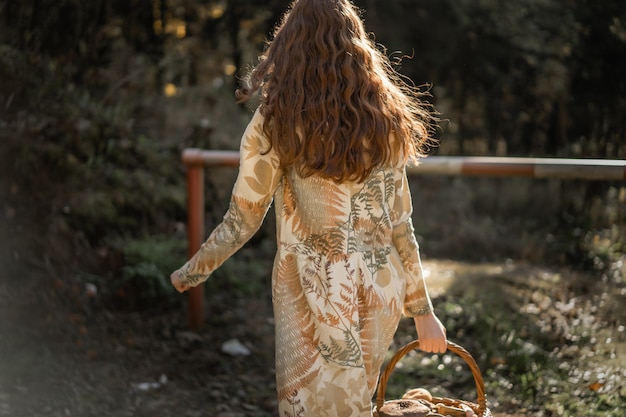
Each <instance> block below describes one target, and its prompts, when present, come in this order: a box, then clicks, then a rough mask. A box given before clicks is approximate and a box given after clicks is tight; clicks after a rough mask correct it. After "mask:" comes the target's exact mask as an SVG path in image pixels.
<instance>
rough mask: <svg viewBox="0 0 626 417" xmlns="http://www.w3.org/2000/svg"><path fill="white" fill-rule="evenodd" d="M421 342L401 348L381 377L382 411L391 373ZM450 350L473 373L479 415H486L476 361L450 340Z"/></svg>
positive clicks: (378, 404)
mask: <svg viewBox="0 0 626 417" xmlns="http://www.w3.org/2000/svg"><path fill="white" fill-rule="evenodd" d="M419 345H420V344H419V340H414V341H412V342H409V343H407V344H406V345H404V346H403V347H401V348H400V349H399V350H398V351H397V352H396V353H395V355H393V357H392V358H391V360H390V361H389V363H388V364H387V366H386V367H385V369H384V370H383V372H382V373H381V375H380V382H379V383H378V389H377V393H376V408H377V409H379V410H380V408H381V407H382V406H383V404H384V403H385V391H386V389H387V381H388V380H389V376H390V375H391V371H393V368H395V366H396V363H398V361H399V360H400V359H401V358H402V357H403V356H404V355H406V354H407V353H408V352H410V351H412V350H413V349H417V348H419ZM448 350H450V351H452V352H454V353H456V354H457V355H458V356H460V357H461V358H462V359H463V360H464V361H465V362H466V363H467V365H468V366H469V368H470V370H471V371H472V375H473V376H474V382H475V383H476V392H477V393H478V399H477V402H478V411H479V412H478V415H479V416H482V415H484V414H485V410H487V397H486V395H485V382H484V381H483V377H482V375H481V373H480V369H479V368H478V365H477V364H476V361H475V360H474V358H473V357H472V355H470V353H469V352H468V351H467V350H465V348H463V347H461V346H459V345H457V344H456V343H453V342H451V341H449V340H448Z"/></svg>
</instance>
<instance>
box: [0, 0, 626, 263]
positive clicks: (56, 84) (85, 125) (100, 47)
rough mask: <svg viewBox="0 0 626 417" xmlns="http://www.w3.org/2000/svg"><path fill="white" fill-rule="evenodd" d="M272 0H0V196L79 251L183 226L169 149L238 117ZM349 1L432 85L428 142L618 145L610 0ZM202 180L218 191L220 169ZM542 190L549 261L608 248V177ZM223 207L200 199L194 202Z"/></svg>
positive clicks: (471, 148) (625, 84) (622, 121)
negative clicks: (70, 238) (433, 130)
mask: <svg viewBox="0 0 626 417" xmlns="http://www.w3.org/2000/svg"><path fill="white" fill-rule="evenodd" d="M288 3H289V2H288V1H287V0H271V1H260V0H255V1H245V2H244V1H243V0H133V1H125V0H94V1H89V2H78V1H74V0H57V1H51V0H23V1H20V2H15V1H8V0H2V1H0V21H2V23H3V24H2V26H0V106H2V107H3V111H2V113H1V114H0V139H1V141H0V146H1V147H2V149H1V152H0V173H1V174H2V186H3V187H5V188H7V189H10V190H11V191H10V192H7V193H6V194H7V195H9V197H10V198H11V199H12V200H11V201H10V202H8V203H7V204H13V205H15V206H20V205H24V204H27V202H29V204H30V205H31V206H33V207H36V208H37V210H38V211H39V212H38V216H39V218H40V219H42V222H43V224H45V225H46V228H47V230H44V231H43V232H42V233H43V234H44V235H45V236H46V237H47V238H48V239H51V240H52V241H54V240H55V239H62V238H63V237H62V236H67V234H74V235H79V236H80V239H78V241H79V242H82V243H80V244H81V245H86V246H87V247H88V248H90V249H93V250H92V251H91V252H94V253H96V252H98V251H99V252H100V253H113V252H114V251H107V250H105V249H107V248H108V247H109V246H110V242H111V241H112V240H114V239H115V238H120V237H121V238H122V239H124V237H125V236H141V237H142V238H143V237H146V238H148V239H149V237H150V236H153V235H154V236H158V235H163V234H165V235H168V234H172V233H176V232H178V231H182V229H183V228H184V226H183V225H184V222H185V207H184V203H185V201H184V200H185V186H184V170H183V167H182V166H181V163H180V161H179V154H180V151H181V150H182V149H183V148H184V147H187V146H198V147H203V148H226V149H235V148H236V147H237V144H238V135H239V134H240V132H241V130H242V128H243V125H244V123H245V122H246V120H247V119H248V117H249V114H248V112H246V111H243V110H245V109H243V108H241V107H237V106H236V105H234V99H233V95H232V93H233V90H234V88H235V85H236V82H237V77H239V76H241V75H243V74H244V73H245V71H246V68H247V66H248V65H250V64H253V63H254V62H255V60H256V57H257V55H258V53H259V51H260V50H261V49H262V48H263V44H264V42H265V40H266V38H267V36H268V33H269V32H270V31H271V29H272V27H273V25H274V22H276V21H277V20H278V19H279V16H280V15H281V13H282V12H283V11H284V10H285V8H286V7H287V5H288ZM356 4H357V5H358V6H360V7H362V8H363V10H364V12H363V16H364V19H365V21H366V25H367V28H368V30H371V31H373V32H374V33H376V40H377V41H378V42H380V43H382V44H383V45H386V46H387V47H388V53H389V54H390V55H391V56H392V57H393V59H394V60H396V61H397V62H398V65H399V68H400V70H401V72H402V73H404V74H405V75H407V76H408V77H410V78H411V79H412V80H414V81H415V83H416V84H421V83H423V82H428V83H431V84H432V85H433V89H432V91H433V94H434V98H433V100H434V104H435V105H436V107H437V108H438V109H439V111H440V112H441V117H442V119H444V123H442V130H441V133H440V136H441V137H440V139H441V147H440V149H439V153H440V154H446V155H455V154H468V155H481V154H485V155H524V156H528V155H534V156H559V157H597V158H626V139H625V131H626V126H625V125H626V117H625V116H624V114H626V100H625V99H624V97H626V81H625V80H624V77H622V76H621V74H623V73H624V72H626V55H624V54H623V53H622V51H623V50H624V46H626V10H625V9H624V7H623V6H622V4H621V1H620V0H608V1H604V2H595V1H592V0H523V1H519V2H504V3H503V2H499V1H497V0H483V1H474V0H425V1H420V2H415V1H409V0H394V1H389V2H386V3H384V5H383V4H382V3H380V2H376V1H373V0H359V1H356ZM397 51H400V52H397ZM402 54H406V55H410V56H412V57H411V58H405V59H401V58H402V57H403V55H402ZM215 120H218V122H215ZM209 183H210V184H209V188H210V190H209V194H208V195H209V196H210V197H211V198H215V199H216V200H217V199H219V200H220V201H221V200H224V199H225V198H226V196H227V193H228V191H230V185H232V184H229V183H228V182H227V181H225V180H224V181H220V179H219V178H218V179H217V180H215V179H211V180H210V181H209ZM559 193H560V194H561V195H560V196H559V201H560V202H561V203H560V204H561V207H560V209H561V211H560V213H561V214H559V216H558V219H545V221H544V222H545V223H546V224H548V226H549V229H548V230H550V236H549V238H550V240H551V242H552V243H553V244H552V245H551V248H552V249H553V250H555V251H556V252H559V253H562V254H563V253H565V254H567V257H566V258H565V259H560V261H566V262H572V261H575V262H579V260H580V259H589V261H588V264H589V265H590V266H593V265H594V264H595V263H597V262H602V259H605V258H607V257H609V258H610V257H611V256H614V254H619V253H621V251H623V250H624V242H623V236H624V235H626V232H625V231H626V226H624V225H625V223H626V214H625V213H624V210H623V207H624V205H625V204H626V194H625V193H626V191H624V187H623V186H622V185H621V184H620V183H608V182H607V183H599V182H578V183H576V184H572V183H571V182H565V181H563V182H562V183H561V188H560V190H559ZM480 198H481V199H483V200H485V201H487V200H486V199H488V198H491V199H494V198H496V197H494V196H491V197H488V196H487V195H486V194H484V195H482V196H481V197H480ZM477 204H483V205H484V203H480V202H479V203H477ZM496 204H497V203H496ZM222 207H223V206H221V205H219V204H209V205H208V206H207V211H209V213H208V216H209V217H210V218H212V219H219V218H220V216H221V214H222V213H221V211H222ZM477 207H478V206H477ZM607 207H608V209H607ZM218 208H219V210H218ZM515 210H517V211H516V213H519V212H523V211H524V210H522V209H519V208H517V209H515ZM213 211H215V212H213ZM218 211H219V213H218ZM502 217H503V218H506V217H507V213H504V214H503V215H502ZM495 220H498V219H495ZM533 221H535V222H536V223H537V224H534V225H533V228H535V227H536V229H537V230H541V232H542V233H544V231H545V229H542V224H541V222H542V219H541V218H540V219H534V220H533ZM554 223H557V227H556V228H555V227H554ZM485 224H486V227H492V226H493V227H492V228H493V229H494V232H493V233H492V234H493V237H494V239H501V238H502V237H501V236H500V234H499V233H498V232H497V230H496V229H497V228H498V223H497V222H496V221H494V220H492V219H490V221H489V222H486V223H485ZM262 233H263V232H262ZM267 234H268V235H269V234H271V231H268V232H267ZM595 236H600V238H596V237H595ZM529 241H532V240H529ZM598 242H601V244H597V243H598ZM607 242H608V243H607ZM592 249H593V250H592ZM596 252H597V253H596ZM589 253H593V254H592V255H588V254H589ZM581 255H582V256H581ZM96 259H97V262H96V263H98V262H102V263H104V264H105V265H106V263H107V262H109V261H110V259H107V258H106V257H104V258H103V257H102V256H100V257H96ZM598 259H600V261H598ZM100 267H101V265H98V266H97V268H96V269H100ZM94 268H95V267H94Z"/></svg>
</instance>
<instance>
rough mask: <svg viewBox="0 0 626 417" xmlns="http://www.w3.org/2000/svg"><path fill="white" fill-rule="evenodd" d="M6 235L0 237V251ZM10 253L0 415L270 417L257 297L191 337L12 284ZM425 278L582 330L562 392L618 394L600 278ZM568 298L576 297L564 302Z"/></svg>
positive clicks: (262, 304) (439, 293)
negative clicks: (587, 334) (226, 347)
mask: <svg viewBox="0 0 626 417" xmlns="http://www.w3.org/2000/svg"><path fill="white" fill-rule="evenodd" d="M7 232H8V234H7ZM11 232H12V231H11V230H10V227H9V228H7V227H5V228H4V233H5V236H3V242H7V241H8V240H6V239H8V237H9V236H10V235H11ZM21 250H24V248H19V247H17V248H15V247H12V249H11V250H9V249H8V246H4V247H3V251H2V258H1V260H2V265H3V266H4V270H3V273H4V276H3V279H2V280H1V281H0V416H12V417H22V416H23V417H38V416H42V417H43V416H46V417H51V416H52V417H56V416H59V417H61V416H81V417H91V416H94V417H95V416H109V417H123V416H124V417H126V416H129V417H130V416H146V417H147V416H150V417H153V416H160V417H168V416H172V417H174V416H176V417H184V416H188V417H194V416H212V417H270V416H275V411H274V410H275V400H274V375H273V373H272V366H273V326H272V322H271V309H270V304H269V301H268V299H267V297H266V296H267V294H264V295H262V296H261V297H259V299H257V300H250V299H247V300H235V301H233V300H222V301H221V303H222V304H221V305H220V302H218V301H214V302H213V303H212V304H211V305H209V306H208V309H209V319H208V323H207V325H206V326H205V327H204V329H203V330H202V331H200V332H198V333H193V332H190V331H188V329H187V323H186V315H185V313H184V311H183V309H178V308H177V309H169V310H165V311H163V310H161V309H159V308H158V307H156V308H155V309H154V310H153V311H144V312H141V313H124V312H107V311H106V310H102V309H99V308H98V306H97V305H92V304H91V303H92V301H90V299H88V298H87V295H86V293H85V291H84V288H80V287H72V288H68V287H66V284H65V282H66V281H64V280H62V279H60V277H51V276H47V275H46V274H44V273H43V272H42V271H41V270H40V269H39V271H40V272H38V273H36V274H35V275H32V272H31V273H30V274H31V275H30V276H23V274H22V272H23V271H24V269H23V268H24V266H23V265H24V263H23V262H22V261H23V257H21V255H20V253H21V252H20V251H21ZM35 270H38V269H37V268H35ZM425 270H426V271H427V274H428V275H429V277H428V282H429V287H430V290H431V292H432V295H433V298H434V299H435V302H436V303H437V302H438V300H441V299H442V298H443V297H446V299H447V300H450V299H454V298H457V297H458V298H462V297H465V296H467V294H468V293H474V294H476V298H474V299H476V300H481V299H482V300H484V307H485V308H487V309H488V308H492V307H493V306H497V305H499V304H502V303H504V304H508V305H510V306H513V308H514V310H516V311H518V312H519V314H520V317H522V316H523V319H524V323H526V324H527V322H529V321H533V325H534V326H555V323H557V324H558V323H561V324H560V325H561V326H569V327H571V328H572V329H570V330H572V331H579V330H580V332H581V334H583V333H584V331H585V329H586V328H588V330H589V331H593V337H594V338H599V337H600V338H603V343H593V344H590V347H585V345H584V344H581V345H580V346H578V347H572V350H571V351H568V352H566V354H567V356H566V357H564V358H563V361H564V362H566V361H569V362H571V366H576V367H577V369H580V378H579V380H578V381H573V382H572V387H574V388H576V387H578V388H579V389H588V388H585V387H589V386H591V384H594V383H597V384H601V385H602V386H608V385H609V384H613V385H614V387H613V388H614V389H618V390H619V389H622V390H623V389H624V388H623V387H624V382H623V381H624V380H625V379H626V375H621V374H619V370H620V369H624V368H625V367H626V364H625V363H624V358H625V357H626V349H625V346H626V344H625V342H624V340H625V338H624V334H623V331H624V330H623V326H622V328H621V330H620V332H621V333H615V329H616V328H617V327H615V326H614V327H607V328H606V329H603V328H602V326H600V325H599V322H600V321H601V320H607V317H608V319H609V320H613V323H618V322H619V323H622V324H623V323H625V322H626V321H625V320H624V319H625V317H624V312H623V311H622V310H621V308H619V300H620V299H623V298H620V297H623V295H624V294H622V293H618V292H612V291H611V290H610V289H609V290H607V291H600V292H604V293H607V294H608V295H606V296H600V295H598V294H599V292H598V288H595V287H596V286H598V285H604V284H602V280H601V279H599V280H597V283H596V284H594V285H592V286H589V284H588V283H589V282H594V280H589V277H584V276H579V275H578V274H575V273H566V272H564V271H552V270H548V269H543V268H538V267H532V266H526V265H516V264H514V263H505V264H470V263H461V262H454V261H441V260H430V261H427V262H425ZM28 274H29V273H27V275H28ZM605 284H606V285H609V284H610V283H609V282H607V283H605ZM615 291H618V290H617V289H616V290H615ZM620 291H621V290H620ZM572 293H574V294H578V295H577V296H576V297H574V298H573V299H572V298H570V299H567V297H569V296H571V294H572ZM568 294H569V295H568ZM598 297H599V298H598ZM594 305H596V307H595V308H594ZM599 306H601V307H599ZM444 307H445V306H441V308H444ZM582 311H588V312H589V314H586V315H584V314H582ZM610 313H614V317H612V318H610V317H609V316H610ZM485 314H489V313H487V312H486V313H485ZM526 324H524V325H526ZM616 326H617V325H616ZM594 329H596V330H597V331H594ZM451 336H452V337H454V335H451ZM494 337H495V335H494ZM581 337H582V336H581ZM228 339H238V340H240V341H241V342H242V343H244V344H245V345H246V346H247V347H248V348H249V349H250V350H251V352H252V354H251V355H250V356H229V355H227V354H225V353H223V352H222V351H221V350H220V346H221V345H222V343H223V342H225V341H226V340H228ZM585 340H588V339H585ZM596 342H597V341H596ZM592 351H593V352H592ZM592 353H593V354H592ZM616 370H617V371H616ZM486 378H488V376H486ZM581 387H582V388H581ZM620 387H621V388H620ZM578 388H576V389H578ZM500 406H501V408H502V410H498V409H497V408H494V412H495V415H496V416H522V415H524V416H528V415H531V414H530V413H528V412H526V411H525V410H523V409H520V410H519V412H517V413H515V412H511V411H509V410H512V409H514V407H515V404H513V403H511V402H508V403H503V404H500ZM506 412H508V413H509V414H505V413H506ZM532 415H541V414H532Z"/></svg>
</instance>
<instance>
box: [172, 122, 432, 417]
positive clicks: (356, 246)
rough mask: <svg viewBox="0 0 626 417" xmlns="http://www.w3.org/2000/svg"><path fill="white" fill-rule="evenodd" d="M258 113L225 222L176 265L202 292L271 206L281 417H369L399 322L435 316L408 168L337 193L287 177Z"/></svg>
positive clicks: (318, 182) (312, 180) (323, 183)
mask: <svg viewBox="0 0 626 417" xmlns="http://www.w3.org/2000/svg"><path fill="white" fill-rule="evenodd" d="M262 125H263V116H262V115H261V114H260V113H259V111H258V110H257V112H256V113H255V114H254V117H253V118H252V120H251V122H250V124H249V125H248V127H247V129H246V131H245V133H244V135H243V138H242V142H241V163H240V168H239V175H238V177H237V181H236V183H235V186H234V189H233V193H232V198H231V201H230V206H229V209H228V212H227V213H226V215H225V216H224V219H223V222H222V223H221V224H220V225H218V226H217V227H216V228H215V230H214V231H213V232H212V233H211V235H210V237H209V238H208V240H207V241H206V242H205V243H204V244H203V245H202V247H201V249H200V250H199V251H198V253H196V254H195V255H194V256H193V257H192V259H191V260H190V261H189V262H188V263H186V264H185V266H183V268H181V270H182V271H183V274H184V276H185V282H186V283H188V284H191V285H195V284H198V283H200V282H202V281H204V280H206V279H207V278H208V276H209V275H210V274H211V273H212V272H213V271H214V270H215V269H216V268H217V267H218V266H220V265H221V264H222V263H223V262H224V261H225V260H226V259H227V258H228V257H229V256H231V255H232V254H233V253H235V252H236V251H237V250H238V249H239V248H240V247H241V246H242V245H243V244H244V243H245V242H246V241H247V240H249V239H250V238H251V237H252V236H253V234H254V233H255V232H256V231H257V230H258V228H259V227H260V225H261V223H262V221H263V219H264V217H265V215H266V213H267V210H268V208H269V206H270V204H271V203H272V200H274V201H275V203H274V204H275V211H276V220H277V222H276V223H277V239H276V241H277V253H276V258H275V261H274V268H273V271H272V298H273V305H274V318H275V323H276V383H277V391H278V401H279V415H280V417H296V416H297V417H314V416H315V417H319V416H333V417H350V416H354V417H357V416H358V417H371V415H372V407H371V399H372V396H373V394H374V391H375V388H376V383H377V378H378V375H379V371H380V367H381V365H382V362H383V359H384V355H385V353H386V351H387V349H388V348H389V345H390V343H391V341H392V338H393V335H394V333H395V331H396V329H397V326H398V322H399V320H400V317H401V315H402V313H403V312H404V314H405V315H407V316H411V317H412V316H417V315H422V314H426V313H428V312H431V311H432V305H431V302H430V298H429V297H428V293H427V291H426V287H425V284H424V280H423V277H422V268H421V263H420V257H419V251H418V246H417V242H416V240H415V237H414V233H413V225H412V222H411V212H412V205H411V195H410V191H409V187H408V183H407V177H406V172H405V170H404V167H389V168H381V169H378V170H375V171H374V172H373V173H372V175H371V176H370V177H369V178H367V180H366V181H364V182H363V183H343V184H336V183H335V182H333V181H330V180H326V179H323V178H320V177H317V176H313V177H309V178H304V179H303V178H301V177H299V176H298V175H297V174H296V173H295V172H294V171H293V170H288V171H286V172H285V171H283V170H281V169H280V167H279V161H278V159H277V155H276V154H275V153H274V152H273V151H272V152H269V153H267V154H263V153H262V151H263V150H266V149H268V140H267V137H266V136H265V135H264V133H263V128H262Z"/></svg>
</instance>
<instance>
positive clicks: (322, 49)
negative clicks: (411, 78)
mask: <svg viewBox="0 0 626 417" xmlns="http://www.w3.org/2000/svg"><path fill="white" fill-rule="evenodd" d="M246 81H247V83H246V84H247V85H246V86H245V87H242V88H240V89H239V90H238V91H237V97H238V99H239V100H240V101H241V102H244V101H247V100H249V99H250V98H251V97H252V96H253V95H254V94H255V93H256V92H260V99H261V104H260V111H261V113H262V114H263V115H264V117H265V122H264V126H263V129H264V131H265V133H266V134H267V136H268V137H269V140H270V144H271V147H272V148H274V149H275V150H276V152H277V153H278V156H279V158H280V161H281V164H282V166H283V168H288V167H292V166H293V167H294V168H295V169H296V170H297V172H298V173H299V174H300V175H301V176H303V177H307V176H310V175H314V174H315V175H321V176H323V177H325V178H330V179H333V180H335V181H337V182H344V181H358V182H361V181H363V180H365V179H366V178H367V177H368V175H369V174H370V173H371V172H372V170H373V169H375V168H377V167H380V166H389V165H394V166H395V165H397V164H400V163H408V162H409V160H413V161H417V159H419V158H420V157H423V156H425V154H426V152H427V150H428V148H429V147H430V146H431V145H433V144H434V143H435V141H434V140H433V139H432V138H431V133H432V127H433V125H434V121H435V118H434V116H433V112H432V111H431V110H432V109H431V107H430V106H429V105H428V104H427V103H426V102H425V101H422V97H423V96H424V94H426V93H424V92H421V91H420V90H419V89H418V88H416V87H414V86H413V85H411V84H409V83H407V82H405V81H404V78H403V77H402V76H401V75H399V74H398V73H397V72H396V71H395V70H394V68H393V67H392V64H391V61H390V59H389V58H388V57H387V56H386V54H385V51H384V50H383V49H379V48H378V47H377V45H376V44H375V43H374V41H373V40H372V39H371V38H370V36H368V34H367V33H366V32H365V28H364V24H363V21H362V20H361V17H360V12H359V10H358V9H357V8H356V7H355V6H354V4H353V3H351V2H350V1H349V0H295V1H293V2H292V3H291V5H290V7H289V9H288V11H287V12H286V13H285V15H284V16H283V19H282V20H281V21H280V23H279V24H278V25H277V27H276V29H275V31H274V34H273V38H272V40H271V41H270V42H268V43H267V46H266V48H265V51H264V53H263V54H262V55H261V56H260V58H259V62H258V64H257V66H256V67H255V68H253V69H252V71H251V72H250V74H249V75H248V78H247V80H246Z"/></svg>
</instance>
